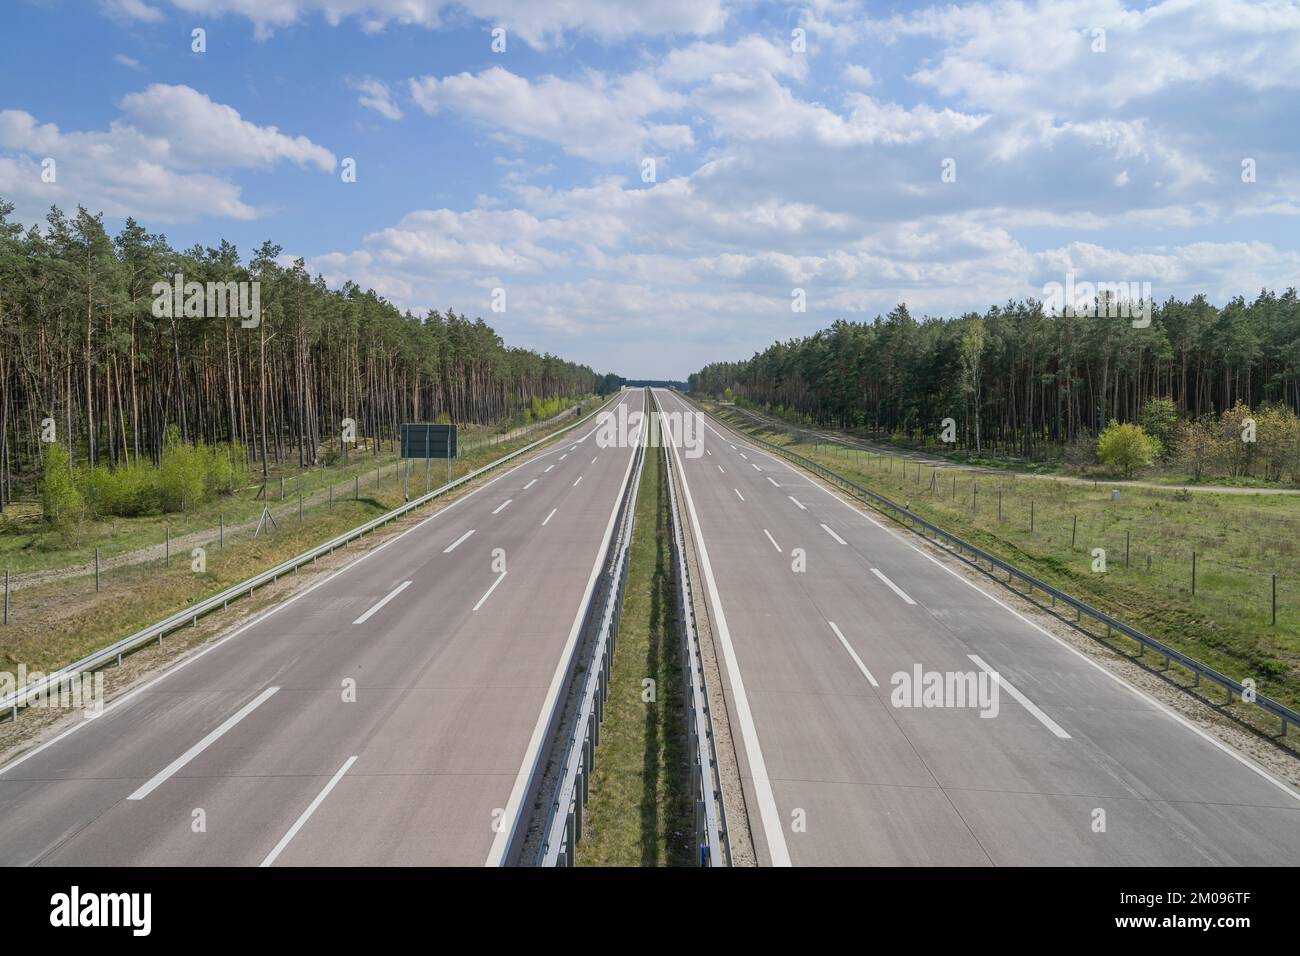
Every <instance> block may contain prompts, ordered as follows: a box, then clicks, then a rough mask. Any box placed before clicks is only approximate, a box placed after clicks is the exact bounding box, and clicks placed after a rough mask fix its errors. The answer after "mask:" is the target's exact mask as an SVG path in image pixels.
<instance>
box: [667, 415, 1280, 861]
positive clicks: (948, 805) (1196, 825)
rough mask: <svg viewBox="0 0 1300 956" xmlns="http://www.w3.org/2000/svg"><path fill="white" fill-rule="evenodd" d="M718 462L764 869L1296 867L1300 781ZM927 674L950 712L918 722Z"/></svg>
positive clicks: (709, 519) (742, 748) (727, 639)
mask: <svg viewBox="0 0 1300 956" xmlns="http://www.w3.org/2000/svg"><path fill="white" fill-rule="evenodd" d="M655 395H656V397H657V399H658V401H659V403H660V405H661V407H662V408H663V409H664V410H665V411H668V412H673V411H677V412H682V411H685V410H686V406H685V404H684V403H683V401H682V400H681V399H680V398H679V397H678V396H676V395H674V394H673V393H671V392H668V391H664V390H656V392H655ZM703 449H704V451H703V453H702V454H701V455H700V456H699V457H696V458H690V457H687V456H686V455H680V456H679V461H680V463H681V464H680V467H681V469H682V472H684V474H683V475H682V477H683V479H684V480H683V482H682V485H683V489H684V497H685V498H686V500H687V502H688V509H689V511H690V512H691V519H692V522H693V523H694V524H695V531H696V543H697V548H698V550H699V552H700V559H701V560H700V563H701V566H702V571H703V574H704V577H705V582H704V586H705V590H706V595H707V598H708V602H709V610H710V616H711V618H712V624H713V629H714V634H715V640H716V641H717V642H718V645H719V657H720V666H721V667H722V671H723V675H724V682H725V683H726V684H727V686H726V688H725V691H726V695H727V702H728V712H729V714H730V717H731V726H732V734H733V736H734V738H735V739H736V748H737V751H738V757H739V760H740V763H741V773H742V776H743V778H744V785H745V792H746V801H747V804H748V810H749V816H750V823H751V828H752V830H753V833H754V837H755V844H756V847H757V852H758V854H759V859H760V862H762V863H763V864H773V865H790V864H793V865H838V864H868V865H930V864H946V865H970V866H990V865H994V866H1007V865H1027V864H1039V865H1157V864H1159V865H1214V864H1276V865H1294V864H1295V863H1296V861H1297V860H1300V796H1298V795H1297V793H1296V792H1295V791H1293V790H1292V789H1291V788H1290V787H1288V786H1286V785H1285V784H1283V783H1282V782H1280V781H1278V780H1276V779H1275V778H1273V777H1272V776H1270V775H1268V774H1267V773H1266V772H1264V771H1263V770H1262V769H1261V768H1259V767H1258V766H1256V765H1255V764H1253V763H1251V762H1250V761H1248V760H1247V759H1246V758H1244V757H1242V756H1239V755H1237V754H1236V753H1235V752H1233V751H1230V750H1229V749H1228V748H1226V747H1225V746H1223V745H1221V744H1219V743H1218V742H1216V741H1214V740H1212V739H1211V738H1209V737H1208V736H1207V735H1205V734H1204V733H1202V732H1200V731H1199V730H1197V729H1194V728H1193V727H1192V726H1191V725H1190V724H1188V723H1186V722H1184V721H1183V720H1182V719H1181V718H1179V717H1177V716H1175V715H1174V714H1173V713H1172V712H1171V711H1169V710H1168V709H1166V708H1165V707H1163V706H1162V705H1160V704H1158V703H1156V702H1155V701H1154V700H1153V699H1151V698H1150V697H1148V696H1146V695H1145V694H1143V693H1141V692H1139V691H1137V690H1136V689H1135V688H1133V687H1131V686H1130V685H1128V684H1127V683H1125V682H1124V681H1122V680H1120V679H1119V678H1118V677H1116V676H1115V675H1113V674H1112V673H1111V672H1109V671H1107V670H1105V669H1104V668H1102V667H1101V666H1100V665H1098V664H1095V663H1093V662H1091V661H1089V660H1088V659H1087V658H1086V657H1084V656H1083V655H1082V654H1080V653H1078V652H1077V651H1075V650H1074V649H1072V648H1070V647H1069V646H1068V645H1067V644H1065V643H1064V642H1062V641H1060V640H1059V639H1057V638H1055V637H1053V636H1051V635H1049V634H1048V633H1046V632H1045V631H1043V630H1041V629H1039V628H1038V627H1037V626H1035V625H1034V624H1031V623H1030V622H1029V621H1028V620H1026V619H1025V618H1024V617H1022V616H1021V615H1019V614H1018V613H1017V612H1015V611H1013V610H1012V609H1010V608H1009V607H1007V606H1006V605H1004V604H1002V603H1001V600H1000V598H998V596H997V594H996V587H995V586H994V585H992V584H981V585H980V586H979V587H976V586H975V585H974V584H972V583H971V582H970V581H969V580H968V579H966V578H965V577H963V576H961V575H958V574H957V573H956V572H954V571H951V570H949V569H948V568H947V567H946V566H945V565H944V564H943V563H941V562H940V561H939V560H938V559H936V558H934V557H932V556H931V553H930V551H929V550H928V549H927V546H926V545H924V544H921V543H920V542H919V540H917V539H909V537H908V536H906V534H905V532H902V531H899V530H895V529H887V528H885V527H884V526H883V524H882V523H880V522H879V521H877V520H876V519H874V518H872V517H869V516H868V515H866V514H864V513H863V512H862V511H859V510H858V509H857V508H855V507H853V506H852V505H850V504H848V503H847V502H845V501H843V500H841V499H840V498H838V497H837V496H836V495H834V494H832V493H831V492H830V491H828V490H827V489H826V488H824V487H823V486H821V485H819V484H817V483H815V482H814V481H812V480H811V479H810V478H809V477H808V476H807V475H805V474H804V473H803V472H800V471H798V470H797V469H795V468H794V467H793V466H792V465H789V464H787V463H785V462H784V461H782V460H781V459H779V458H777V457H774V456H772V455H769V454H767V453H765V452H762V451H759V450H758V449H757V448H755V447H754V446H752V445H749V444H747V443H745V442H744V441H742V440H740V439H738V438H737V437H736V436H735V435H734V434H733V433H731V432H729V431H728V430H726V429H725V428H724V427H723V426H721V425H720V424H718V423H716V422H711V421H710V422H709V423H708V425H707V427H706V428H705V429H704V436H703ZM796 549H801V550H802V552H803V555H804V561H805V562H806V570H804V571H797V570H795V569H794V567H795V562H796V561H797V560H798V557H799V555H798V554H797V553H796ZM918 667H919V669H920V670H921V672H922V678H921V680H920V681H917V680H916V679H915V674H916V671H917V669H918ZM927 672H934V673H935V674H937V675H939V678H940V679H941V680H942V681H943V682H944V683H945V684H946V685H947V686H948V687H950V688H951V691H950V693H949V694H948V695H947V696H946V697H945V696H944V695H942V694H936V695H934V696H932V697H931V698H929V700H930V701H932V702H933V701H938V702H939V703H941V704H945V705H946V706H902V705H903V704H905V703H908V701H906V700H905V699H903V698H902V697H901V693H902V691H903V690H904V689H905V688H908V687H919V689H922V690H923V689H924V688H925V687H926V682H927V680H928V679H927V678H926V677H925V674H926V673H927ZM981 674H983V675H984V676H983V677H982V678H981V677H980V675H981ZM993 674H996V675H997V676H996V678H994V677H993V676H992V675H993ZM895 675H903V676H904V678H905V679H902V680H899V679H897V678H896V677H895ZM964 675H970V676H969V678H968V677H965V676H964ZM959 677H960V681H959V680H958V678H959ZM981 679H982V680H983V681H984V685H985V688H986V691H987V692H986V693H985V694H984V695H983V696H981V695H979V694H978V692H977V693H975V694H973V695H968V696H967V697H966V699H965V702H964V703H965V705H964V706H958V704H959V703H961V698H960V697H959V696H958V693H957V692H958V688H959V687H961V688H972V687H974V688H976V689H978V686H979V684H978V682H979V681H980V680H981ZM930 680H932V679H930ZM972 681H973V683H972ZM994 686H996V688H997V708H996V714H995V715H993V708H992V707H991V706H988V705H990V704H991V702H992V688H993V687H994ZM895 694H899V695H900V696H899V699H898V701H897V702H896V701H895V700H894V696H895ZM972 696H973V697H974V701H972V700H971V697H972ZM918 701H919V702H920V703H921V704H924V703H926V701H927V698H926V696H925V694H924V693H921V694H918V695H915V696H914V697H913V700H912V701H911V703H913V704H915V703H917V702H918ZM981 702H982V703H983V704H984V705H985V706H982V707H981V706H971V703H975V704H979V703H981ZM982 711H983V712H985V713H989V714H990V716H987V717H986V716H981V712H982Z"/></svg>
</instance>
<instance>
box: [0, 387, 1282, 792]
mask: <svg viewBox="0 0 1300 956" xmlns="http://www.w3.org/2000/svg"><path fill="white" fill-rule="evenodd" d="M679 401H680V400H679ZM682 404H683V405H685V403H684V402H683V403H682ZM704 426H705V427H706V428H707V429H708V430H709V431H711V432H713V434H715V435H717V436H718V438H719V439H720V440H722V441H725V440H726V439H725V438H723V436H722V433H721V432H720V431H718V430H717V429H716V428H714V427H713V426H712V425H711V424H709V422H708V421H707V419H706V420H705V422H704ZM763 454H765V455H766V456H767V458H768V459H769V460H771V461H772V463H773V464H776V465H780V466H781V467H782V468H784V469H785V470H786V471H788V472H790V473H791V474H792V475H794V476H796V477H797V478H800V479H803V478H805V477H806V475H805V474H804V473H803V472H800V471H799V470H798V469H797V468H795V467H794V465H791V464H790V463H789V462H787V461H784V460H783V459H781V458H778V457H777V456H775V455H772V454H768V453H767V452H763ZM808 483H809V484H811V485H812V486H813V487H814V488H817V489H818V490H819V491H821V492H822V493H823V494H825V495H827V496H828V497H830V498H831V499H833V500H835V501H838V502H839V503H840V504H842V505H843V506H844V507H845V508H847V509H848V510H849V511H851V512H852V513H853V514H855V515H857V516H858V517H859V518H862V519H864V520H865V521H867V522H869V523H870V524H872V525H874V526H875V527H876V528H879V529H880V530H881V531H882V532H884V533H885V534H887V535H889V536H890V537H891V538H893V539H894V540H895V541H897V542H898V543H899V544H901V545H903V547H905V548H909V549H910V550H912V551H914V552H916V553H917V554H918V555H920V556H921V557H922V558H924V559H925V560H926V561H929V562H930V563H931V564H933V565H935V567H937V568H938V569H939V570H941V571H943V572H944V573H945V574H949V575H951V576H952V577H954V578H956V579H957V580H958V581H959V582H961V583H962V584H964V585H965V586H966V587H968V588H970V589H971V590H972V591H977V592H979V593H980V594H982V595H983V596H984V597H986V598H987V599H988V600H990V601H992V602H993V603H994V604H996V605H997V606H998V607H1000V608H1002V610H1004V611H1006V612H1007V613H1008V614H1010V615H1011V616H1012V617H1014V618H1017V619H1018V620H1019V621H1020V622H1021V623H1023V624H1025V625H1026V626H1027V627H1031V628H1033V629H1034V630H1035V631H1037V632H1038V633H1040V634H1042V635H1043V637H1045V638H1047V639H1048V640H1049V641H1052V642H1053V643H1055V644H1056V645H1057V646H1059V647H1060V648H1061V649H1062V650H1065V651H1067V652H1068V653H1070V654H1072V655H1074V656H1075V657H1076V658H1078V659H1079V660H1080V661H1081V662H1083V663H1084V664H1087V665H1088V666H1089V667H1092V668H1094V669H1095V670H1096V671H1097V672H1098V673H1100V674H1103V675H1105V676H1106V677H1108V678H1109V679H1110V680H1112V681H1114V682H1115V683H1116V684H1118V685H1119V686H1120V687H1123V688H1124V689H1125V690H1126V691H1128V692H1129V693H1130V694H1133V695H1134V696H1135V697H1137V698H1139V699H1140V700H1141V701H1142V702H1143V703H1145V704H1147V705H1149V706H1150V707H1152V708H1153V709H1155V710H1157V711H1159V712H1160V713H1162V714H1164V715H1165V716H1166V717H1168V718H1169V719H1170V720H1172V721H1174V722H1175V723H1177V724H1179V725H1180V726H1182V727H1183V728H1184V729H1185V730H1188V731H1190V732H1191V733H1193V734H1195V735H1196V736H1197V737H1199V738H1201V740H1203V741H1204V742H1205V743H1207V744H1209V745H1210V746H1212V747H1214V748H1215V749H1216V750H1218V751H1219V752H1220V753H1223V754H1226V755H1227V756H1228V757H1231V758H1232V759H1233V760H1235V761H1237V763H1239V764H1241V765H1242V766H1243V767H1245V768H1246V769H1248V770H1250V771H1252V772H1253V773H1256V774H1258V775H1259V776H1260V777H1262V778H1263V779H1264V780H1267V781H1268V782H1269V783H1271V784H1272V785H1273V786H1275V787H1277V789H1279V790H1281V791H1282V792H1283V793H1285V794H1286V795H1287V796H1288V797H1291V798H1292V799H1295V800H1298V801H1300V790H1297V789H1295V788H1294V787H1292V786H1291V785H1290V784H1288V783H1286V782H1284V781H1282V780H1279V779H1278V778H1277V777H1275V776H1273V774H1272V773H1270V772H1269V771H1268V770H1266V769H1264V768H1263V767H1261V766H1260V765H1259V764H1257V763H1255V762H1254V761H1253V760H1251V759H1250V758H1249V757H1247V756H1245V755H1244V754H1242V753H1240V752H1239V751H1238V750H1236V749H1234V748H1233V747H1230V746H1228V745H1227V744H1225V743H1224V742H1223V741H1222V740H1219V738H1217V737H1214V736H1212V735H1210V734H1209V733H1207V732H1206V731H1204V730H1202V729H1201V728H1200V727H1198V726H1196V725H1195V724H1193V723H1192V722H1191V721H1189V720H1188V719H1187V718H1186V717H1184V716H1183V715H1182V714H1180V713H1178V712H1177V711H1176V710H1174V709H1173V708H1172V707H1169V706H1168V705H1167V704H1164V703H1162V702H1161V701H1158V700H1156V699H1155V698H1154V697H1152V696H1151V695H1150V694H1148V693H1147V692H1146V691H1144V690H1142V689H1141V688H1139V687H1136V686H1135V685H1133V684H1130V683H1129V682H1128V681H1127V680H1126V679H1125V678H1123V677H1121V676H1120V675H1119V674H1117V673H1115V672H1114V671H1113V670H1111V669H1110V668H1108V667H1106V666H1105V665H1104V664H1101V663H1099V662H1098V661H1095V660H1093V659H1092V658H1091V657H1089V656H1088V655H1087V654H1084V653H1083V652H1082V651H1080V650H1079V649H1078V648H1076V647H1073V646H1072V645H1070V644H1067V643H1066V642H1065V641H1064V640H1062V639H1061V638H1059V637H1057V636H1056V635H1055V634H1053V633H1052V632H1051V631H1049V630H1047V629H1046V628H1045V627H1043V626H1042V625H1041V624H1039V623H1037V622H1036V621H1032V620H1030V619H1029V618H1028V617H1026V616H1025V615H1023V614H1021V613H1020V612H1019V611H1017V610H1016V609H1015V608H1013V607H1012V606H1011V605H1010V604H1007V603H1006V602H1005V601H1003V600H1001V599H1000V598H998V597H995V596H994V595H993V594H990V593H989V592H988V591H986V590H984V589H983V588H982V587H980V586H979V585H978V584H976V583H975V582H974V581H972V580H970V579H969V578H967V577H965V576H964V575H963V574H961V573H959V572H958V571H957V569H956V568H951V567H949V566H948V565H947V564H945V563H944V562H943V561H940V560H939V559H938V558H937V557H935V556H934V555H932V554H930V553H929V552H928V551H926V550H922V549H921V548H920V547H918V546H917V545H916V544H915V543H913V542H912V541H909V540H908V539H906V538H904V537H903V535H902V533H901V532H899V531H896V530H894V529H893V528H889V527H886V526H885V525H883V524H881V523H880V522H879V521H877V520H876V519H875V518H873V517H872V516H871V515H869V514H867V513H866V512H865V511H862V510H861V509H860V508H858V507H857V506H856V505H854V504H852V503H851V502H849V501H846V500H845V499H844V498H841V497H840V496H839V495H838V494H836V493H835V492H833V491H831V490H830V489H829V488H827V487H826V486H825V485H821V484H818V483H817V482H814V481H809V482H808ZM381 547H382V546H381ZM79 726H82V725H81V724H76V725H74V728H75V727H79ZM56 739H58V738H56ZM19 759H22V758H19ZM10 766H13V764H10ZM3 769H8V768H7V767H6V768H0V772H2V771H3Z"/></svg>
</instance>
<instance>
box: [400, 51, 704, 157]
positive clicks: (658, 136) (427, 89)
mask: <svg viewBox="0 0 1300 956" xmlns="http://www.w3.org/2000/svg"><path fill="white" fill-rule="evenodd" d="M409 85H410V92H411V98H412V99H413V100H415V102H416V104H417V105H418V106H419V107H420V108H421V109H423V110H424V111H425V112H426V113H429V114H434V113H437V112H439V111H440V110H443V109H449V110H454V111H456V112H458V113H461V114H463V115H465V116H468V117H469V118H471V119H473V120H475V121H477V122H480V123H482V124H484V125H487V126H489V127H491V128H493V129H498V130H502V131H504V132H506V133H509V134H512V135H515V136H522V137H526V138H528V139H540V140H544V141H545V142H548V143H551V144H553V145H556V146H559V147H560V148H561V149H563V150H564V151H565V152H567V153H571V154H572V155H574V156H582V157H585V158H588V159H602V160H631V159H634V158H636V156H637V155H638V154H639V152H640V151H641V149H642V147H643V146H644V145H645V144H646V143H648V142H654V143H655V144H656V145H659V146H661V147H665V148H668V147H670V146H675V147H682V146H688V145H690V142H691V139H690V137H689V132H690V131H689V129H688V128H685V127H677V128H673V127H665V126H662V125H657V124H647V123H646V122H645V121H646V118H647V117H649V116H652V115H655V114H658V113H663V112H671V111H675V110H679V109H681V108H682V107H683V106H684V105H685V103H686V99H685V97H683V96H682V95H681V94H679V93H675V92H672V91H670V90H666V89H665V88H664V87H662V86H661V85H660V84H659V83H658V81H657V80H655V79H654V78H653V77H652V76H650V75H649V74H647V73H630V74H627V75H625V76H621V77H616V78H612V79H611V78H607V77H606V76H605V75H604V74H601V73H596V72H591V73H587V74H585V75H584V76H583V78H582V79H581V80H566V79H561V78H559V77H556V76H544V77H541V78H539V79H538V80H536V81H532V80H529V79H526V78H525V77H522V76H517V75H516V74H514V73H511V72H510V71H509V70H506V69H504V68H502V67H499V66H494V67H491V68H490V69H487V70H484V71H483V72H481V73H478V74H473V73H459V74H456V75H455V76H448V77H443V78H442V79H439V78H438V77H436V76H425V77H420V78H417V79H412V80H411V81H410V84H409Z"/></svg>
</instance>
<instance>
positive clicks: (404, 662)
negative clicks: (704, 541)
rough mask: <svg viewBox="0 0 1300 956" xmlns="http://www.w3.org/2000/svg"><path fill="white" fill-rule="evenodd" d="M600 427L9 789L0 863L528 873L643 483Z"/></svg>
mask: <svg viewBox="0 0 1300 956" xmlns="http://www.w3.org/2000/svg"><path fill="white" fill-rule="evenodd" d="M643 396H644V392H643V391H641V390H631V391H628V392H625V393H624V395H623V396H622V397H621V398H620V399H619V400H618V402H616V403H615V405H613V406H611V408H612V409H613V408H616V406H617V404H619V403H626V404H628V405H629V406H630V407H631V408H632V409H638V410H639V409H640V408H641V406H642V402H643ZM610 413H612V412H606V413H604V414H610ZM596 428H597V424H596V421H594V420H593V421H591V422H587V423H585V424H583V425H581V426H579V427H578V428H576V429H573V430H571V431H570V432H568V433H566V435H565V436H563V437H562V438H561V439H559V440H557V442H556V443H555V444H553V445H551V446H549V448H548V450H546V451H545V452H542V453H540V454H537V455H535V456H534V457H532V458H531V459H529V460H527V461H525V462H524V463H523V464H520V465H517V466H514V467H509V468H508V469H507V470H504V471H503V472H502V473H500V474H498V475H497V476H496V477H494V478H492V479H491V480H488V481H486V482H484V483H483V484H482V485H480V486H479V487H477V488H476V489H475V490H473V491H472V492H470V493H468V494H466V495H464V496H463V497H461V498H459V499H458V500H456V501H455V502H453V503H452V504H450V505H449V506H447V507H444V508H442V509H441V510H439V511H437V512H436V513H434V514H433V515H431V516H429V517H427V518H425V519H423V520H421V521H420V522H419V523H418V524H417V525H415V526H413V527H411V528H410V529H408V530H406V531H404V532H403V533H401V534H400V535H398V536H395V537H394V538H392V539H390V540H388V541H387V542H385V543H384V544H382V545H380V546H379V547H377V548H375V549H374V550H372V551H370V552H368V553H367V554H366V555H365V556H364V557H362V558H360V559H359V560H357V561H355V562H352V563H351V564H349V565H347V566H346V567H344V568H342V569H341V570H339V571H337V572H335V573H333V574H331V575H330V576H329V577H328V578H325V579H324V580H322V581H320V582H319V583H316V584H314V585H313V586H311V587H310V588H307V589H305V590H303V591H301V592H298V593H297V594H296V595H295V596H293V597H292V598H290V599H288V600H286V601H284V602H282V603H281V604H279V605H278V606H276V607H275V608H273V609H272V610H271V611H269V612H267V613H264V614H262V615H260V616H259V617H258V618H256V619H255V620H253V621H252V622H250V623H248V624H246V625H244V626H243V627H241V628H239V629H238V630H236V631H234V632H233V633H231V634H230V635H228V636H226V637H223V638H222V639H220V640H219V641H217V642H215V643H213V644H210V645H207V646H206V647H205V648H204V649H202V650H201V651H199V652H197V653H195V654H193V655H191V656H189V657H186V658H184V659H182V660H181V661H180V662H178V663H176V664H174V665H173V666H171V667H170V668H169V669H167V670H165V671H164V672H163V673H161V675H160V676H157V677H155V678H152V679H150V680H148V681H147V682H146V683H143V684H142V685H140V686H139V687H137V688H136V689H134V690H132V691H131V692H129V693H128V694H126V695H124V696H123V697H121V698H119V699H118V700H117V701H115V702H113V703H111V704H110V705H109V706H108V707H107V708H106V709H105V711H104V713H103V715H102V716H100V717H99V718H97V719H95V720H81V719H80V718H78V720H77V722H76V723H75V724H74V725H72V727H71V729H70V730H66V731H64V732H63V733H62V734H61V735H60V736H58V737H55V738H53V739H52V740H50V741H48V742H46V743H45V744H43V745H41V746H39V747H36V748H34V749H32V750H30V751H28V752H27V753H26V754H24V755H22V756H20V757H18V758H17V759H16V760H13V761H11V762H10V763H9V764H8V765H7V766H5V767H4V768H2V769H0V819H3V820H4V821H5V825H4V826H3V827H0V863H2V864H6V865H21V864H45V865H61V864H65V865H79V866H95V865H166V864H173V865H209V866H211V865H240V866H257V865H330V864H338V865H344V864H347V865H370V864H389V865H404V864H456V865H484V864H488V865H497V864H501V863H503V862H505V863H508V862H513V861H512V859H511V850H512V847H511V846H510V843H509V835H510V832H511V830H512V824H513V823H514V821H515V819H516V818H517V816H518V814H519V811H520V808H521V806H523V805H524V802H525V797H526V795H527V792H528V789H529V787H530V786H531V784H532V782H533V773H534V769H535V764H536V760H537V756H538V753H539V751H540V749H541V748H542V745H543V739H542V738H543V735H544V731H545V728H546V726H547V723H548V719H549V716H550V710H551V707H552V704H553V701H554V700H555V698H556V696H557V691H558V690H559V688H560V685H561V683H562V680H563V678H564V676H565V675H566V674H567V662H568V658H569V653H570V651H571V649H572V647H573V645H574V642H575V640H576V636H577V632H578V628H579V625H580V621H581V617H582V615H583V612H584V601H585V599H586V595H587V594H588V593H589V591H590V585H591V583H592V581H593V580H594V577H595V575H596V573H597V569H598V567H599V565H600V561H601V558H602V556H603V550H604V542H605V540H606V537H607V533H608V531H609V529H610V527H611V525H612V521H613V517H614V511H615V507H616V505H617V503H618V501H619V498H620V495H621V492H622V489H623V486H624V484H625V482H626V481H627V479H628V475H629V472H630V468H631V462H632V457H633V456H632V449H630V448H597V447H596V441H595V440H594V439H593V437H592V436H593V435H594V434H595V430H596ZM435 506H436V503H435ZM498 549H499V550H498Z"/></svg>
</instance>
